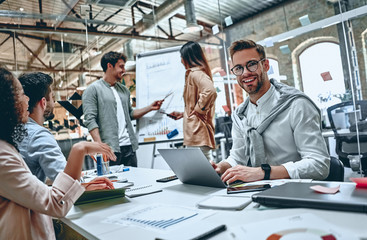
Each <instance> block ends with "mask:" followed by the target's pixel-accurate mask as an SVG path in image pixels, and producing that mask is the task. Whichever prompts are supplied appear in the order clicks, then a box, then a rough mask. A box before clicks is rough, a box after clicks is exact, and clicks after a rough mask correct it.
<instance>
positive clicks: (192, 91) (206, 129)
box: [171, 41, 217, 160]
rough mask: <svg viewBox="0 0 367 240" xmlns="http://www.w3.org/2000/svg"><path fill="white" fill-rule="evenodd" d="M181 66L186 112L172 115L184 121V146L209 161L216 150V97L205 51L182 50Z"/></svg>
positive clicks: (190, 46)
mask: <svg viewBox="0 0 367 240" xmlns="http://www.w3.org/2000/svg"><path fill="white" fill-rule="evenodd" d="M180 53H181V62H182V64H183V65H184V66H185V69H186V75H185V87H184V94H183V97H184V102H185V111H184V112H183V113H182V112H172V113H171V115H172V116H173V118H174V119H176V120H177V119H180V118H183V131H184V145H185V146H187V147H198V148H200V149H201V150H202V152H203V153H204V155H205V156H206V158H207V159H208V160H211V156H210V155H211V149H214V148H215V139H214V134H215V132H214V114H215V99H216V98H217V93H216V90H215V88H214V82H213V78H212V74H211V70H210V68H209V64H208V61H207V60H206V57H205V55H204V52H203V50H202V49H201V47H200V45H199V44H198V43H197V42H192V41H190V42H187V43H186V44H184V45H183V46H182V47H181V50H180Z"/></svg>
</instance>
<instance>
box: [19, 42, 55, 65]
mask: <svg viewBox="0 0 367 240" xmlns="http://www.w3.org/2000/svg"><path fill="white" fill-rule="evenodd" d="M16 38H17V39H18V41H19V42H20V43H21V44H22V45H23V46H24V47H25V48H26V49H27V50H28V51H29V52H30V53H32V55H34V56H35V57H36V58H37V60H38V61H40V63H41V64H42V65H43V66H45V67H46V68H49V67H48V66H47V65H46V64H45V63H44V62H43V61H42V59H40V58H39V57H38V55H37V54H35V53H34V52H33V51H32V50H31V49H30V48H29V47H28V46H27V45H26V44H25V43H24V42H23V41H22V40H21V39H20V38H19V37H18V36H16Z"/></svg>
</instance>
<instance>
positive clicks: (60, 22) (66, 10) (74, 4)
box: [55, 0, 80, 28]
mask: <svg viewBox="0 0 367 240" xmlns="http://www.w3.org/2000/svg"><path fill="white" fill-rule="evenodd" d="M79 1H80V0H72V1H71V2H70V3H69V4H66V3H65V2H64V4H65V5H66V7H67V8H66V9H65V12H64V14H62V15H61V19H60V20H58V21H57V22H56V24H55V26H56V28H59V27H60V26H61V24H63V23H64V19H65V17H66V16H68V15H69V14H70V13H71V12H72V11H71V9H74V8H75V6H76V5H77V4H78V3H79Z"/></svg>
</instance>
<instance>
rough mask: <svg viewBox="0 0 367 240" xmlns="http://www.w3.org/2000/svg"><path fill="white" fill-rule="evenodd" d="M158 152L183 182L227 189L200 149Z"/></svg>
mask: <svg viewBox="0 0 367 240" xmlns="http://www.w3.org/2000/svg"><path fill="white" fill-rule="evenodd" d="M158 152H159V153H160V154H161V155H162V157H163V159H164V160H165V161H166V162H167V164H168V165H169V166H170V168H171V169H172V171H173V172H174V173H175V174H176V175H177V177H178V179H180V180H181V182H183V183H187V184H193V185H200V186H207V187H217V188H226V187H227V186H226V184H225V183H224V182H223V181H222V179H221V178H220V176H219V175H218V173H217V172H216V171H215V170H214V168H213V167H212V165H211V164H210V162H209V161H208V159H207V158H206V157H205V155H204V153H203V152H202V151H201V150H200V149H198V148H189V149H185V148H184V149H158Z"/></svg>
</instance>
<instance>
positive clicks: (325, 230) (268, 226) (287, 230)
mask: <svg viewBox="0 0 367 240" xmlns="http://www.w3.org/2000/svg"><path fill="white" fill-rule="evenodd" d="M230 235H231V236H232V237H233V239H264V240H273V239H284V240H285V239H287V240H299V239H308V240H319V239H330V240H336V239H338V240H357V239H358V237H357V236H355V234H353V233H352V232H350V231H348V230H346V229H343V228H341V227H340V226H335V225H333V224H331V223H329V222H327V221H325V220H324V219H322V218H320V217H318V216H316V215H314V214H311V213H306V214H300V215H293V216H289V217H283V218H275V219H270V220H267V221H262V222H256V223H250V224H244V225H242V226H238V227H234V228H232V229H231V233H230Z"/></svg>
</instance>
